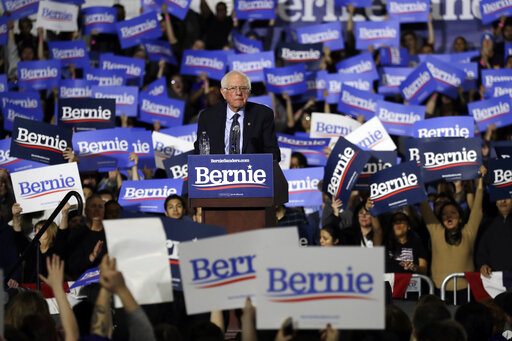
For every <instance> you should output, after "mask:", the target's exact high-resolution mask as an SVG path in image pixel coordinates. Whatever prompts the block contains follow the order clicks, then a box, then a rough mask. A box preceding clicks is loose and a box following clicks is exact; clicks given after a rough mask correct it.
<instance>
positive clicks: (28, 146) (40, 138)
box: [10, 117, 73, 165]
mask: <svg viewBox="0 0 512 341" xmlns="http://www.w3.org/2000/svg"><path fill="white" fill-rule="evenodd" d="M72 134H73V132H72V131H71V129H66V128H62V127H58V126H54V125H51V124H47V123H42V122H37V121H33V120H28V119H25V118H21V117H16V118H15V119H14V127H13V130H12V136H13V139H12V141H11V154H10V155H11V156H13V157H19V158H21V159H25V160H31V161H36V162H41V163H45V164H48V165H56V164H59V163H64V162H67V161H66V160H64V157H63V156H62V153H63V152H64V151H65V150H66V148H68V147H71V145H72V144H71V136H72Z"/></svg>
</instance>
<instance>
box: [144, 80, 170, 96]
mask: <svg viewBox="0 0 512 341" xmlns="http://www.w3.org/2000/svg"><path fill="white" fill-rule="evenodd" d="M146 92H147V94H148V95H150V96H167V82H166V80H165V77H162V78H158V79H157V80H156V81H153V82H151V83H149V84H148V87H147V89H146Z"/></svg>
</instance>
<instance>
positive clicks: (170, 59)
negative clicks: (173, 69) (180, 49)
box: [144, 40, 178, 65]
mask: <svg viewBox="0 0 512 341" xmlns="http://www.w3.org/2000/svg"><path fill="white" fill-rule="evenodd" d="M144 49H146V53H147V54H148V58H149V60H150V61H152V62H159V61H160V60H162V59H163V60H165V62H166V63H169V64H172V65H178V62H177V61H176V57H175V56H174V53H173V52H172V47H171V44H169V42H167V41H164V40H150V41H145V42H144Z"/></svg>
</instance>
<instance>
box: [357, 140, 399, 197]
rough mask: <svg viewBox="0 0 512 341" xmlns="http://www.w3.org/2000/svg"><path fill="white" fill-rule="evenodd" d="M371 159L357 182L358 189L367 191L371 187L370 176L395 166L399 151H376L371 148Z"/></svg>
mask: <svg viewBox="0 0 512 341" xmlns="http://www.w3.org/2000/svg"><path fill="white" fill-rule="evenodd" d="M368 153H370V155H371V156H370V159H369V160H368V162H366V165H364V168H363V171H362V172H361V175H359V178H358V179H357V183H356V187H355V189H356V190H365V191H367V190H368V189H369V188H370V177H371V176H372V175H373V174H375V173H377V172H379V171H381V170H383V169H386V168H389V167H393V166H395V165H396V164H397V152H396V151H394V150H393V151H374V150H369V151H368Z"/></svg>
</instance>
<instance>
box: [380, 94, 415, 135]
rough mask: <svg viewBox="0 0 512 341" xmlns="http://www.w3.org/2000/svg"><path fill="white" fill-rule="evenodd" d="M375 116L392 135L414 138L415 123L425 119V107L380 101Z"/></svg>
mask: <svg viewBox="0 0 512 341" xmlns="http://www.w3.org/2000/svg"><path fill="white" fill-rule="evenodd" d="M375 116H377V117H378V118H379V120H380V121H381V123H382V124H383V125H384V127H385V128H386V130H387V131H388V133H389V134H390V135H398V136H412V134H413V125H414V123H415V122H418V121H422V120H424V119H425V107H424V106H420V105H403V104H398V103H391V102H387V101H378V102H377V109H376V111H375Z"/></svg>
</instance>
